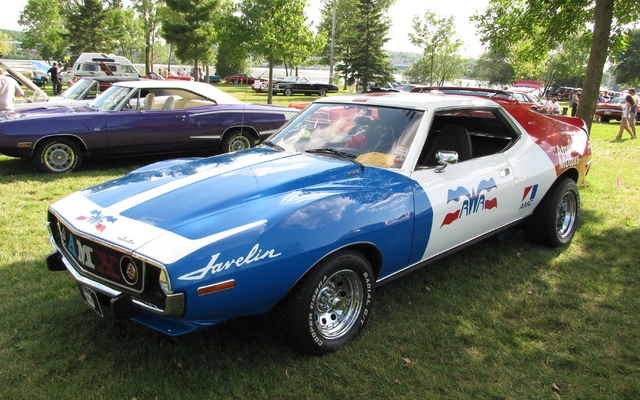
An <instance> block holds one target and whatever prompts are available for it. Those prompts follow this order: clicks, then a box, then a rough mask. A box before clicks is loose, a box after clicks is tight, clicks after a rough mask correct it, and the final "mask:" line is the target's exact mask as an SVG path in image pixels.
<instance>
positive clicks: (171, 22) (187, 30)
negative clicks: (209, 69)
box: [162, 0, 220, 71]
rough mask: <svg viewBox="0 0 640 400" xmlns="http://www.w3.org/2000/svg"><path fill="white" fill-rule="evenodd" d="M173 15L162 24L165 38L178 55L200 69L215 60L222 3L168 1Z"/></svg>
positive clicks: (188, 0)
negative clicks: (217, 13) (217, 20)
mask: <svg viewBox="0 0 640 400" xmlns="http://www.w3.org/2000/svg"><path fill="white" fill-rule="evenodd" d="M166 3H167V7H168V8H169V10H170V12H171V13H172V14H173V17H172V18H169V19H166V20H164V22H163V25H162V36H163V37H164V38H165V39H166V40H167V42H169V43H171V44H172V45H173V48H174V50H175V53H176V56H177V57H178V58H179V59H180V60H183V61H193V63H194V70H196V71H197V70H198V65H199V61H204V62H209V61H211V60H213V43H214V41H215V37H216V31H215V28H214V25H213V22H212V21H213V20H214V17H213V16H214V13H215V11H216V9H217V8H218V6H219V4H220V0H166Z"/></svg>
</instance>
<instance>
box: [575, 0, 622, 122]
mask: <svg viewBox="0 0 640 400" xmlns="http://www.w3.org/2000/svg"><path fill="white" fill-rule="evenodd" d="M614 1H615V0H596V7H595V9H594V15H595V21H594V24H593V41H592V42H591V52H590V53H589V61H588V63H587V73H586V75H585V77H584V83H583V85H582V95H581V96H580V105H579V106H578V112H577V114H576V116H577V117H580V118H582V119H583V120H585V122H586V123H587V126H588V127H589V131H591V123H592V122H593V115H594V114H595V111H596V103H597V101H598V93H599V92H600V82H601V81H602V73H603V70H604V64H605V63H606V61H607V53H608V49H609V38H610V36H611V23H612V21H613V3H614Z"/></svg>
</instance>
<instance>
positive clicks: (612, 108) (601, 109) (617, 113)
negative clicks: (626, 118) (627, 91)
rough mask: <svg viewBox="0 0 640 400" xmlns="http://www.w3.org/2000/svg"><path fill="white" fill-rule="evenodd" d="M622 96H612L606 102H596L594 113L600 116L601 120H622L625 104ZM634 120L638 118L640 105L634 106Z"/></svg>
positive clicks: (639, 116)
mask: <svg viewBox="0 0 640 400" xmlns="http://www.w3.org/2000/svg"><path fill="white" fill-rule="evenodd" d="M625 102H626V101H625V98H624V97H614V98H613V99H611V101H609V102H608V103H598V104H597V105H596V115H599V116H600V121H601V122H609V121H611V120H616V121H620V120H622V110H623V109H624V106H625ZM636 111H637V115H636V117H637V118H636V121H637V119H638V118H640V106H637V107H636Z"/></svg>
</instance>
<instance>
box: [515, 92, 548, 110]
mask: <svg viewBox="0 0 640 400" xmlns="http://www.w3.org/2000/svg"><path fill="white" fill-rule="evenodd" d="M507 92H508V93H511V95H512V96H513V98H514V99H516V100H517V101H518V103H520V104H522V105H523V106H524V107H527V108H529V109H531V110H533V111H542V109H543V107H544V101H542V99H541V98H540V97H538V95H536V94H534V93H532V92H529V93H525V92H517V91H513V90H507Z"/></svg>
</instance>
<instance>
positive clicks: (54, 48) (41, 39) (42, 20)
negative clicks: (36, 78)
mask: <svg viewBox="0 0 640 400" xmlns="http://www.w3.org/2000/svg"><path fill="white" fill-rule="evenodd" d="M18 23H19V24H20V25H22V26H25V27H27V30H26V32H25V35H24V39H23V40H22V47H23V48H25V49H33V50H36V51H37V52H38V54H39V55H40V57H42V58H43V59H45V60H47V61H49V60H52V59H54V60H62V58H63V57H64V56H65V55H66V42H65V40H64V37H65V33H66V32H65V30H64V28H63V25H64V24H63V18H62V16H61V14H60V7H59V6H58V3H57V2H51V1H47V0H29V1H28V2H27V5H26V6H25V7H24V9H23V10H22V12H21V13H20V19H19V20H18Z"/></svg>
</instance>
